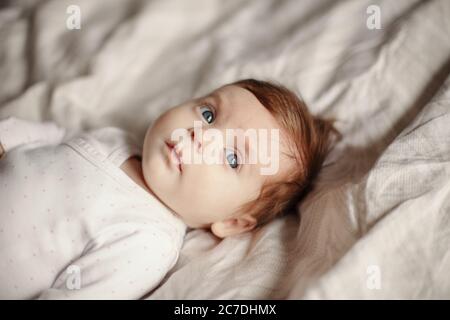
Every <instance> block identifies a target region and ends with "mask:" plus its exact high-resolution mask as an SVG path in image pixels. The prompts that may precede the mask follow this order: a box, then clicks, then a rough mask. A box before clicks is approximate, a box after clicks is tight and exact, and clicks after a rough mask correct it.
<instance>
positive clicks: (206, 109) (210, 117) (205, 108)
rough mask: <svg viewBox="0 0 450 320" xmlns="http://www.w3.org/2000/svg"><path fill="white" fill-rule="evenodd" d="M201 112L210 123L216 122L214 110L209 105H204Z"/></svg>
mask: <svg viewBox="0 0 450 320" xmlns="http://www.w3.org/2000/svg"><path fill="white" fill-rule="evenodd" d="M200 112H201V114H202V117H203V119H205V120H206V122H208V124H211V123H213V122H214V112H213V111H212V110H211V108H210V107H208V106H202V107H201V108H200Z"/></svg>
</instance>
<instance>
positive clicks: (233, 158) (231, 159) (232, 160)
mask: <svg viewBox="0 0 450 320" xmlns="http://www.w3.org/2000/svg"><path fill="white" fill-rule="evenodd" d="M225 158H227V161H228V164H229V165H230V167H231V168H232V169H236V168H237V167H238V166H239V162H238V156H237V154H236V153H235V152H233V151H231V150H228V149H226V150H225Z"/></svg>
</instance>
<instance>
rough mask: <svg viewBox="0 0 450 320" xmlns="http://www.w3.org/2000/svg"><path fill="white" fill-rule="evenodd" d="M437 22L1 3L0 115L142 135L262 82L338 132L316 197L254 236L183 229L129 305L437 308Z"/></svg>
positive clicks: (442, 21)
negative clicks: (192, 104) (169, 115)
mask: <svg viewBox="0 0 450 320" xmlns="http://www.w3.org/2000/svg"><path fill="white" fill-rule="evenodd" d="M70 5H75V6H76V7H75V9H76V8H79V9H80V18H81V19H80V29H77V28H75V29H72V28H70V27H68V23H67V21H68V18H70V19H72V18H73V12H74V11H71V9H73V7H72V8H71V9H68V7H69V6H70ZM449 17H450V1H447V0H430V1H417V0H398V1H391V0H355V1H334V0H320V1H313V0H311V1H308V0H302V1H298V0H285V1H280V0H272V1H260V0H257V1H255V0H252V1H241V0H231V1H220V0H194V1H162V0H153V1H140V0H95V1H92V0H70V1H65V0H64V1H61V0H58V1H56V0H49V1H44V0H42V1H36V0H35V1H33V0H28V1H24V0H18V1H2V2H1V3H0V79H2V85H1V86H0V119H1V118H5V117H7V116H16V117H21V118H24V119H30V120H38V121H44V120H53V121H55V122H56V123H58V124H59V125H61V126H64V127H67V128H70V129H80V130H81V129H90V128H97V127H102V126H107V125H114V126H118V127H122V128H124V129H126V130H129V131H131V132H133V133H134V134H135V135H136V137H138V138H139V139H141V140H142V139H143V135H144V132H145V130H146V128H147V126H148V125H149V124H150V123H151V121H152V120H154V119H155V118H156V117H157V116H158V115H159V114H160V113H161V112H162V111H164V110H166V109H167V108H169V107H170V106H174V105H177V104H178V103H181V102H183V101H185V100H188V99H191V98H192V97H194V96H200V95H203V94H206V93H207V92H209V91H210V90H212V89H214V88H216V87H218V86H220V85H222V84H225V83H228V82H232V81H234V80H237V79H243V78H249V77H253V78H257V79H262V80H276V81H279V82H281V83H283V84H284V85H286V86H287V87H289V88H291V89H293V90H294V91H295V92H297V93H299V94H301V96H302V97H303V99H304V100H305V102H306V103H307V104H308V106H309V108H310V110H311V111H312V112H313V113H314V114H317V115H321V116H323V117H333V118H336V119H337V123H336V126H337V127H338V129H339V130H340V132H341V133H342V134H343V138H342V140H340V141H339V142H338V143H337V144H336V146H335V147H334V148H333V150H332V151H331V152H330V154H329V155H328V157H327V159H326V161H325V164H324V168H323V170H322V172H321V174H320V176H319V178H318V181H317V185H316V187H315V188H314V190H313V191H312V192H311V193H310V194H309V195H308V196H307V197H306V198H305V199H304V200H303V201H302V202H301V203H299V204H298V206H297V208H296V210H295V212H292V214H289V215H286V216H284V217H280V218H278V219H276V220H274V221H273V222H271V223H270V224H268V225H266V226H264V227H263V228H261V229H260V230H258V231H256V232H253V233H248V234H243V235H240V236H236V237H232V238H227V239H225V240H222V241H220V240H219V239H217V238H215V237H214V236H213V235H212V234H211V233H209V232H206V231H203V230H193V231H190V232H189V233H188V234H187V235H186V241H185V243H184V246H183V249H182V252H181V254H180V259H179V261H178V262H177V264H176V266H175V267H174V268H173V269H172V270H171V271H170V272H169V274H167V276H166V277H165V279H164V281H163V282H162V284H161V285H160V286H159V287H158V288H156V289H155V290H153V291H151V292H149V293H148V294H147V295H146V296H145V297H143V298H145V299H347V298H356V299H399V298H400V299H431V298H435V299H446V298H447V299H448V298H450V276H449V272H450V77H449V75H450V19H449ZM378 18H379V19H378ZM374 19H375V20H374ZM376 19H378V20H376ZM373 21H378V25H376V23H375V25H374V24H373V23H372V22H373Z"/></svg>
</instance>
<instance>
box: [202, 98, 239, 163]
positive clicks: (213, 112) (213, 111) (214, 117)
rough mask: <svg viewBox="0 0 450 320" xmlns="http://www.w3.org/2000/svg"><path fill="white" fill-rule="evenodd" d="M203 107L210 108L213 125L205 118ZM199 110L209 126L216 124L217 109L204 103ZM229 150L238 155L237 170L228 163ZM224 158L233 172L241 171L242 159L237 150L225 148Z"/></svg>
mask: <svg viewBox="0 0 450 320" xmlns="http://www.w3.org/2000/svg"><path fill="white" fill-rule="evenodd" d="M202 107H207V108H209V111H211V112H212V114H213V121H212V122H211V123H209V122H208V121H207V120H206V119H205V118H204V117H203V112H202V111H201V109H202ZM199 110H200V116H201V117H202V118H203V120H205V121H206V123H207V124H212V123H214V121H215V120H216V114H217V113H216V109H215V108H214V107H213V106H212V105H210V104H209V103H205V102H203V103H202V104H201V105H200V107H199ZM227 150H232V152H233V153H234V154H235V155H236V158H237V167H236V168H232V167H231V165H230V163H229V162H228V160H227ZM224 156H225V161H227V162H228V166H229V167H230V168H231V169H233V170H239V169H240V167H241V161H240V158H241V157H240V155H239V152H238V151H237V150H235V149H227V148H225V152H224Z"/></svg>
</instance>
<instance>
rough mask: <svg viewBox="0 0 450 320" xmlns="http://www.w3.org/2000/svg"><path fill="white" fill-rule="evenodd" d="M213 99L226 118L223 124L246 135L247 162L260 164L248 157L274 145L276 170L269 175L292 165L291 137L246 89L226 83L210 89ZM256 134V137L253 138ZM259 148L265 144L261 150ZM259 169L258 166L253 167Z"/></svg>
mask: <svg viewBox="0 0 450 320" xmlns="http://www.w3.org/2000/svg"><path fill="white" fill-rule="evenodd" d="M211 96H214V97H215V98H216V100H219V101H218V103H219V104H220V107H221V108H220V110H219V112H220V111H222V112H223V113H224V114H225V115H224V114H222V116H224V117H225V119H226V121H225V122H226V126H227V127H229V128H231V129H237V130H232V134H235V135H236V136H237V137H239V138H240V141H241V142H242V141H243V139H248V140H249V144H250V148H249V150H248V153H247V154H246V155H245V158H246V159H245V161H246V162H247V164H250V165H253V166H255V167H256V169H259V168H260V167H263V166H264V164H263V163H261V162H260V161H257V163H250V160H251V159H250V157H251V156H253V157H256V158H258V157H259V156H261V153H260V152H262V153H264V151H266V152H265V153H266V154H267V155H269V156H270V155H273V154H272V153H271V152H272V150H273V148H275V149H276V150H275V151H276V152H277V154H278V156H277V157H276V158H277V159H278V161H279V170H278V171H277V173H276V174H274V175H272V176H273V177H279V176H283V175H286V174H287V173H288V172H289V171H290V170H292V169H293V168H295V166H296V161H295V157H294V155H293V152H292V147H293V146H294V145H295V144H294V141H292V138H291V137H290V136H289V135H288V134H287V133H286V131H285V129H284V128H283V127H282V126H281V125H280V123H279V122H278V121H277V120H276V118H275V116H274V115H273V114H272V113H271V112H270V111H269V110H268V109H267V108H266V107H265V106H264V105H263V104H262V103H261V102H260V101H259V100H258V99H257V98H256V97H255V96H254V95H253V93H251V92H250V91H248V90H246V89H244V88H241V87H238V86H235V85H227V86H224V87H221V88H219V89H217V90H215V91H213V92H212V93H211ZM255 136H256V138H255ZM261 148H263V149H264V148H267V149H266V150H261ZM257 171H258V172H260V170H257Z"/></svg>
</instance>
